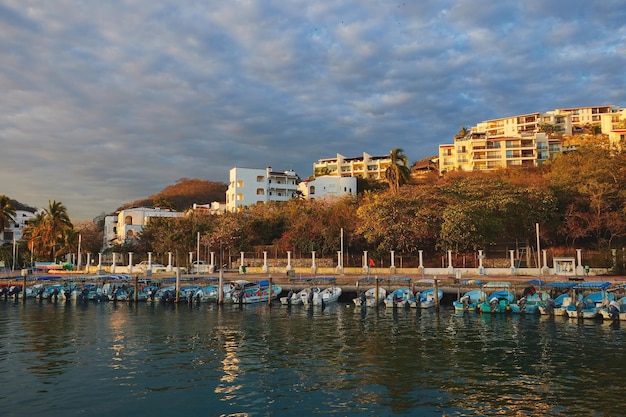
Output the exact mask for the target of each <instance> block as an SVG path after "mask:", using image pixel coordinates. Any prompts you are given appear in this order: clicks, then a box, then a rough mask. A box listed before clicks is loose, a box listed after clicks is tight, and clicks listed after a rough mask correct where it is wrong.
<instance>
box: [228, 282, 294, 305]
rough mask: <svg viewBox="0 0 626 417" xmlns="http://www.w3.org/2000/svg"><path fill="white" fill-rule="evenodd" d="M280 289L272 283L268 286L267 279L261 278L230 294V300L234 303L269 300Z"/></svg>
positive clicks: (275, 296)
mask: <svg viewBox="0 0 626 417" xmlns="http://www.w3.org/2000/svg"><path fill="white" fill-rule="evenodd" d="M282 291H283V289H282V288H281V287H280V286H278V285H272V286H271V288H270V283H269V280H263V281H259V282H256V283H253V285H248V286H246V287H245V288H243V289H240V290H238V291H235V292H234V293H233V294H232V296H231V300H232V302H233V303H235V304H256V303H262V302H269V301H270V300H274V299H276V298H277V297H278V295H279V294H280V293H281V292H282Z"/></svg>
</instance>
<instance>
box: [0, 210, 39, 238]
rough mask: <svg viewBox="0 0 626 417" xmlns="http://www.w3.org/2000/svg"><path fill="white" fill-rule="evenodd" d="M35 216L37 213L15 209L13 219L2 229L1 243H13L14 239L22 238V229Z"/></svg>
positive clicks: (0, 231)
mask: <svg viewBox="0 0 626 417" xmlns="http://www.w3.org/2000/svg"><path fill="white" fill-rule="evenodd" d="M34 217H35V213H32V212H30V211H26V210H15V216H13V221H12V222H11V221H10V222H9V227H7V228H5V229H4V230H0V244H2V243H13V240H14V239H15V241H18V240H20V239H22V230H24V227H26V225H27V223H28V221H29V220H30V219H33V218H34Z"/></svg>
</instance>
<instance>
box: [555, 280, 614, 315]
mask: <svg viewBox="0 0 626 417" xmlns="http://www.w3.org/2000/svg"><path fill="white" fill-rule="evenodd" d="M610 286H611V283H610V282H608V281H604V282H594V281H588V282H582V283H580V284H577V285H576V286H575V287H573V289H572V290H573V291H574V293H575V294H578V297H574V299H576V300H577V301H576V303H575V304H570V305H568V306H567V307H566V308H565V312H566V313H567V316H568V317H569V318H579V319H580V318H582V319H594V318H596V317H598V316H599V314H600V309H601V308H602V306H604V305H608V304H609V303H610V302H611V301H612V300H614V299H615V296H614V295H613V293H608V292H607V291H606V290H607V289H608V288H609V287H610ZM590 290H597V291H594V292H591V293H589V294H587V295H583V294H584V293H586V292H587V293H588V292H589V291H590Z"/></svg>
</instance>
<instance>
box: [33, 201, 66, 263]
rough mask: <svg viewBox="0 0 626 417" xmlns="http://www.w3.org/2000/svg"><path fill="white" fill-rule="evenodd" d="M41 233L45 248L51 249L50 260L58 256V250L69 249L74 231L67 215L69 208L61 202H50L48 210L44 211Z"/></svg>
mask: <svg viewBox="0 0 626 417" xmlns="http://www.w3.org/2000/svg"><path fill="white" fill-rule="evenodd" d="M40 228H41V229H40V233H38V235H40V236H41V238H42V240H43V242H42V244H43V246H44V247H47V248H49V250H50V252H49V254H50V259H55V258H56V256H57V248H66V249H67V248H68V247H69V246H70V242H69V240H68V235H70V234H71V233H72V231H73V229H74V226H73V225H72V222H71V221H70V218H69V216H68V214H67V208H66V207H65V206H64V205H63V204H62V203H61V202H60V201H55V200H53V201H49V202H48V208H46V209H45V210H44V218H43V221H42V223H41V225H40Z"/></svg>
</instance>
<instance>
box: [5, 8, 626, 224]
mask: <svg viewBox="0 0 626 417" xmlns="http://www.w3.org/2000/svg"><path fill="white" fill-rule="evenodd" d="M625 15H626V11H624V8H623V7H621V3H620V2H619V0H608V1H605V2H602V3H594V4H592V5H590V4H589V3H588V2H584V1H582V0H575V1H572V2H569V3H568V4H567V7H563V5H562V4H560V3H558V2H556V3H549V4H546V3H545V2H540V1H536V0H531V1H529V2H525V3H519V2H514V1H510V0H509V1H506V0H505V1H502V2H497V3H494V2H492V1H487V0H481V1H467V0H458V1H455V0H446V1H426V2H410V3H408V4H407V2H402V1H400V2H392V3H389V2H373V3H372V2H370V3H367V2H365V3H364V2H357V1H340V2H326V1H324V2H321V1H290V2H282V1H267V2H259V1H252V0H250V1H232V2H192V1H178V2H152V1H137V2H132V3H128V2H120V1H107V2H90V3H89V4H82V3H77V2H74V1H69V0H59V1H55V2H54V4H52V3H50V4H48V3H47V2H40V1H35V0H31V1H29V0H20V1H17V0H0V54H2V57H3V59H2V60H0V88H1V89H2V91H3V94H2V95H1V96H0V105H1V108H2V112H0V173H1V175H0V178H1V182H0V184H1V185H2V189H1V190H0V193H2V194H6V195H8V196H9V197H11V198H15V199H17V200H19V201H21V202H23V203H26V204H30V205H36V206H45V205H46V204H47V201H48V200H58V201H62V202H63V203H64V204H65V205H66V206H67V207H68V209H69V211H70V214H71V215H72V217H73V218H74V219H77V220H80V219H85V218H90V217H93V216H95V215H97V214H99V213H100V212H102V211H111V210H113V209H115V208H116V207H118V206H119V205H121V204H123V203H125V202H128V201H131V200H135V199H138V198H142V197H145V196H148V195H150V194H153V193H155V192H157V191H159V190H160V189H162V188H163V187H165V186H167V185H170V184H173V183H174V182H175V181H176V180H178V179H179V178H181V177H200V178H205V179H208V180H212V181H227V178H228V170H229V169H230V168H231V167H232V166H235V165H240V166H248V167H265V166H268V165H271V166H272V167H274V168H275V169H279V170H280V169H287V168H294V169H296V171H297V172H298V173H299V174H300V175H301V176H302V177H306V176H308V175H309V174H310V173H311V170H312V164H313V162H315V161H316V160H318V159H320V158H324V157H328V156H333V155H335V154H336V153H342V154H344V155H351V156H356V155H361V154H362V153H363V152H368V153H370V154H384V153H387V152H389V150H390V149H392V148H394V147H397V146H398V147H402V148H403V149H404V150H405V151H406V153H407V155H408V156H409V158H410V159H411V160H418V159H421V158H423V157H425V156H428V155H432V154H435V153H436V152H437V145H438V144H439V143H447V142H450V140H451V137H452V135H453V134H454V133H456V132H457V131H458V129H459V127H460V126H462V125H466V126H469V125H472V124H475V123H477V122H479V121H481V120H486V119H489V118H493V117H499V116H502V115H511V114H518V113H525V112H528V111H535V110H549V109H553V108H555V107H559V106H573V105H593V104H606V103H613V104H618V105H625V103H624V96H625V94H626V93H625V92H624V90H623V85H624V84H625V81H626V80H625V76H624V75H623V74H624V71H623V70H622V68H623V67H624V64H625V63H626V62H625V60H626V56H625V55H626V54H625V53H624V46H623V45H624V39H625V38H626V26H625V23H624V22H625V21H626V20H625V17H626V16H625Z"/></svg>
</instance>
